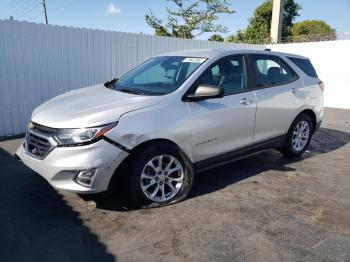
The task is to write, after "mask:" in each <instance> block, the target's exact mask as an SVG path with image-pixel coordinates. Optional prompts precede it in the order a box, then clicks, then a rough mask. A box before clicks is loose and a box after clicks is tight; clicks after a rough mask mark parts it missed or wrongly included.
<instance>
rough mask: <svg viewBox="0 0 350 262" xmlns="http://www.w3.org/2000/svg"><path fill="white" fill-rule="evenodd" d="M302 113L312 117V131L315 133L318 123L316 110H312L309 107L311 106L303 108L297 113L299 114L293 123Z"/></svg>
mask: <svg viewBox="0 0 350 262" xmlns="http://www.w3.org/2000/svg"><path fill="white" fill-rule="evenodd" d="M301 114H307V115H308V116H309V117H310V118H311V120H312V133H314V132H315V129H316V124H317V123H316V114H315V112H314V111H312V110H311V109H309V108H307V109H304V110H302V111H301V112H299V114H297V115H296V116H295V117H294V119H293V121H292V123H293V122H294V120H295V119H296V118H297V117H299V116H300V115H301Z"/></svg>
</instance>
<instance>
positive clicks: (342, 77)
mask: <svg viewBox="0 0 350 262" xmlns="http://www.w3.org/2000/svg"><path fill="white" fill-rule="evenodd" d="M268 48H271V50H273V51H280V52H287V53H292V54H299V55H304V56H306V57H308V58H310V59H311V62H312V64H313V65H314V67H315V68H316V71H317V74H318V76H319V77H320V78H321V79H322V81H323V82H324V83H325V85H326V88H325V93H324V95H325V106H328V107H338V108H350V84H349V82H350V80H349V79H350V66H349V63H350V62H349V61H350V40H338V41H325V42H312V43H295V44H278V45H269V46H268Z"/></svg>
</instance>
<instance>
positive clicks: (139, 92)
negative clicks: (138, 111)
mask: <svg viewBox="0 0 350 262" xmlns="http://www.w3.org/2000/svg"><path fill="white" fill-rule="evenodd" d="M116 90H117V91H120V92H124V93H129V94H135V95H144V94H145V93H144V92H142V91H140V90H135V89H130V88H120V89H116Z"/></svg>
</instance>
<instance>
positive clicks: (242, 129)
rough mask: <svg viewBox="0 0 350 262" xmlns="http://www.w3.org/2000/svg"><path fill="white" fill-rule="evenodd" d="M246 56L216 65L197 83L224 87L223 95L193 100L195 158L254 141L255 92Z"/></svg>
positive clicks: (232, 58)
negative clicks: (249, 76) (248, 71)
mask: <svg viewBox="0 0 350 262" xmlns="http://www.w3.org/2000/svg"><path fill="white" fill-rule="evenodd" d="M245 65H246V59H245V58H244V56H242V55H234V56H229V57H225V58H222V59H220V60H218V61H217V62H215V63H214V64H212V65H211V66H210V67H209V68H208V69H207V70H206V71H205V72H204V73H203V74H202V75H201V76H200V77H199V78H198V80H197V82H196V84H195V85H197V86H198V85H215V86H221V87H223V88H224V90H225V96H224V97H223V98H215V99H208V100H205V101H197V102H189V103H188V106H189V111H190V115H191V129H192V141H193V144H192V151H193V154H194V158H195V161H200V160H204V159H207V158H211V157H215V156H219V155H223V154H225V153H228V152H230V151H233V150H235V149H239V148H242V147H244V146H247V145H251V144H252V143H253V130H254V120H255V110H256V103H255V100H256V99H255V95H254V92H253V91H252V90H250V89H249V88H248V85H247V74H246V66H245Z"/></svg>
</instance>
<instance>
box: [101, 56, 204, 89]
mask: <svg viewBox="0 0 350 262" xmlns="http://www.w3.org/2000/svg"><path fill="white" fill-rule="evenodd" d="M205 60H206V58H198V57H183V56H162V57H155V58H152V59H150V60H148V61H147V62H145V63H143V64H142V65H140V66H138V67H136V68H135V69H133V70H131V71H130V72H128V73H126V74H125V75H123V76H122V77H121V78H119V79H115V80H114V81H113V80H112V81H111V82H110V84H108V85H107V86H108V87H110V88H113V89H115V90H117V91H121V92H128V93H133V94H141V95H165V94H169V93H171V92H173V91H174V90H176V89H177V88H178V87H179V86H180V85H181V84H182V83H183V82H184V81H185V80H186V79H187V78H188V77H189V76H190V75H191V74H192V73H193V72H194V71H195V70H196V69H197V68H198V67H199V66H200V65H201V64H202V63H203V62H204V61H205Z"/></svg>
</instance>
